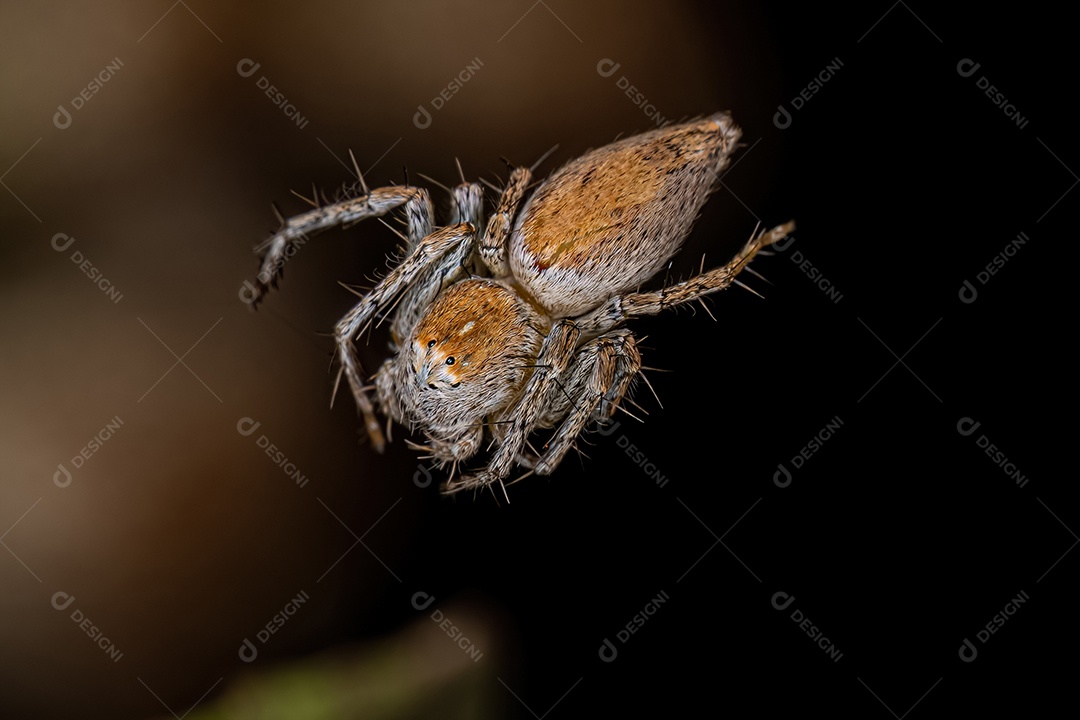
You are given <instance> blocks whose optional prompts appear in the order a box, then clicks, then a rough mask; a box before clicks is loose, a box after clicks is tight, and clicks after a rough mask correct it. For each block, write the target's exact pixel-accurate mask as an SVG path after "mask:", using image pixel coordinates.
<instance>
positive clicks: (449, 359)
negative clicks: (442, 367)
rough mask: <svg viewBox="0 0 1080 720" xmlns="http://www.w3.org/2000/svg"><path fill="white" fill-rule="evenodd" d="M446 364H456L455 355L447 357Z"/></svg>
mask: <svg viewBox="0 0 1080 720" xmlns="http://www.w3.org/2000/svg"><path fill="white" fill-rule="evenodd" d="M446 364H447V365H453V364H454V356H453V355H451V356H450V357H448V358H446Z"/></svg>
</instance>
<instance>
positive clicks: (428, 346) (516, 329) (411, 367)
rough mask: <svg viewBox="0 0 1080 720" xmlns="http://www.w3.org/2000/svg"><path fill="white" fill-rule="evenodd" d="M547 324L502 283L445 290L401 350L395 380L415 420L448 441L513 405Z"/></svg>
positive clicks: (462, 284)
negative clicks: (490, 415)
mask: <svg viewBox="0 0 1080 720" xmlns="http://www.w3.org/2000/svg"><path fill="white" fill-rule="evenodd" d="M542 329H543V321H542V320H541V319H540V318H539V316H538V315H537V314H536V312H535V311H534V310H533V309H532V308H531V307H530V306H529V305H528V304H527V303H526V302H525V301H523V300H522V299H521V298H520V297H518V295H517V294H515V293H514V292H513V291H511V290H509V289H507V288H506V287H504V286H503V285H501V284H500V283H498V282H496V281H494V280H489V279H480V278H475V279H471V280H464V281H461V282H458V283H455V284H453V285H451V286H449V287H447V288H446V289H445V290H444V291H443V292H442V293H441V294H440V295H439V296H438V297H437V298H436V299H435V301H434V302H433V303H432V304H431V306H430V308H428V311H427V313H426V314H425V315H424V317H423V318H421V320H420V322H419V323H417V326H416V329H415V331H414V333H413V336H412V337H411V338H410V339H409V341H408V343H407V344H406V345H405V346H404V347H402V348H401V351H400V352H401V354H400V357H399V358H398V367H397V372H398V373H399V375H398V378H399V382H402V383H404V384H405V385H406V388H405V389H406V392H404V393H402V395H403V396H405V397H408V398H410V402H409V407H407V409H406V411H407V414H408V415H409V416H410V418H411V419H412V420H413V421H414V422H416V423H418V424H419V425H421V426H422V427H424V428H425V429H426V430H429V431H433V432H434V434H435V435H436V436H446V435H449V434H453V433H455V432H457V431H459V430H460V429H461V428H464V427H475V426H476V425H477V424H478V423H479V422H480V421H482V420H483V418H484V417H485V416H486V415H488V414H490V413H492V412H495V411H497V410H499V409H502V408H503V407H505V406H506V405H508V404H509V403H510V402H511V401H512V400H513V399H514V398H515V397H516V396H517V395H518V393H519V392H520V390H521V388H522V387H523V386H524V383H525V380H526V379H527V378H528V376H529V374H530V373H531V372H532V366H533V365H534V364H535V362H536V356H537V353H539V351H540V345H541V343H542V342H543V337H542V336H541V335H540V332H539V330H542Z"/></svg>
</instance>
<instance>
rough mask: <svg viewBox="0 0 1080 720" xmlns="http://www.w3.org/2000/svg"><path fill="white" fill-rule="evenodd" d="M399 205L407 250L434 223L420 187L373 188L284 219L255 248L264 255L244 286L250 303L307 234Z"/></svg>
mask: <svg viewBox="0 0 1080 720" xmlns="http://www.w3.org/2000/svg"><path fill="white" fill-rule="evenodd" d="M401 205H404V206H405V215H406V223H407V225H408V244H409V246H408V247H407V248H406V251H408V250H411V249H413V248H414V247H416V244H417V243H418V242H420V240H421V239H422V238H424V237H426V236H427V235H428V234H430V233H431V229H432V227H433V225H434V210H433V208H432V206H431V198H430V197H429V196H428V192H427V190H424V189H423V188H417V187H411V186H406V187H384V188H376V189H375V190H372V191H371V192H368V193H366V194H364V195H359V196H357V197H354V198H349V199H348V200H342V201H341V202H337V203H333V204H332V205H326V206H324V207H319V208H316V209H314V210H310V211H308V212H306V213H303V214H300V215H296V216H294V217H291V218H289V219H288V220H286V221H285V222H284V223H283V225H282V227H281V229H280V230H278V231H277V232H276V233H274V234H273V235H272V236H271V237H270V238H269V239H268V240H266V241H265V242H264V243H262V244H260V245H259V247H258V248H257V249H258V250H261V251H263V256H262V264H261V268H260V269H259V274H258V275H257V276H256V278H255V282H254V283H253V284H251V283H249V284H250V285H252V287H251V288H250V289H248V290H247V292H248V293H249V297H250V299H249V302H250V304H251V306H252V307H253V308H254V307H257V306H258V304H259V302H260V301H261V300H262V299H263V297H264V296H265V295H266V293H267V292H268V291H269V289H270V288H271V287H274V286H276V285H277V281H278V278H279V277H281V270H282V268H283V267H284V265H285V263H286V262H287V261H288V259H289V258H290V257H291V256H292V255H293V254H294V253H295V252H296V248H298V247H299V246H301V245H303V244H304V243H305V242H307V238H308V237H309V236H311V235H314V234H315V233H317V232H319V231H322V230H326V229H328V228H333V227H338V226H340V225H345V224H347V223H352V222H358V221H360V220H364V219H366V218H371V217H379V216H382V215H385V214H386V213H388V212H390V211H391V210H393V209H394V208H396V207H400V206H401Z"/></svg>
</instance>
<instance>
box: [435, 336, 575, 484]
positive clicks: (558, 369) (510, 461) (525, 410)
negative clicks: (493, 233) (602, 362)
mask: <svg viewBox="0 0 1080 720" xmlns="http://www.w3.org/2000/svg"><path fill="white" fill-rule="evenodd" d="M579 336H580V332H579V330H578V328H577V325H575V324H574V322H573V321H571V320H560V321H558V322H556V323H555V325H554V326H553V327H552V328H551V332H549V333H548V336H547V337H546V338H544V344H543V345H542V346H541V348H540V354H539V357H538V358H537V363H536V368H535V369H534V370H533V374H532V377H530V378H529V382H528V383H527V384H526V385H525V390H524V392H523V393H522V395H521V397H520V398H519V399H518V401H517V403H516V404H515V405H514V406H513V407H512V409H511V410H510V412H509V413H508V415H507V416H506V418H505V419H506V420H508V421H509V422H508V424H507V427H506V429H505V434H504V436H503V438H502V440H501V442H499V445H498V447H496V448H495V451H494V452H493V453H492V455H491V459H490V460H489V461H488V465H487V468H485V469H484V470H482V471H480V472H478V473H476V474H475V475H467V476H463V477H460V478H458V479H457V480H453V481H447V482H446V483H445V484H444V485H443V488H442V491H443V493H444V494H447V495H449V494H451V493H455V492H459V491H461V490H465V489H468V488H474V489H475V488H481V487H484V486H485V485H490V484H491V483H494V482H499V481H501V480H505V479H506V477H507V476H508V475H509V474H510V470H511V469H512V468H513V466H514V462H515V461H516V459H517V458H518V456H519V455H520V454H521V451H522V449H523V448H524V447H525V442H526V440H527V439H528V437H529V435H531V434H532V432H533V430H535V429H536V428H537V425H538V422H539V421H540V419H541V417H542V414H543V411H544V406H545V404H546V402H547V399H548V397H549V396H550V395H551V394H552V392H561V390H560V387H559V379H560V377H561V376H562V375H563V374H564V373H565V372H566V370H567V368H568V367H569V366H570V363H571V361H572V360H573V358H574V354H575V352H576V348H577V341H578V338H579Z"/></svg>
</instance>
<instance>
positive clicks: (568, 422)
mask: <svg viewBox="0 0 1080 720" xmlns="http://www.w3.org/2000/svg"><path fill="white" fill-rule="evenodd" d="M640 369H641V355H640V354H639V353H638V350H637V345H636V343H635V342H634V336H633V335H632V334H631V332H630V331H629V330H627V329H626V328H620V329H618V330H615V331H613V332H610V333H607V334H605V335H601V336H600V337H598V338H595V339H593V340H590V341H589V342H587V343H585V345H583V346H582V347H581V349H580V350H579V351H578V354H577V357H576V358H575V361H574V364H573V365H572V366H571V367H570V370H569V372H568V373H567V374H568V376H569V380H568V382H567V386H568V388H569V392H570V393H571V395H572V406H571V407H570V408H569V413H568V414H566V417H565V419H564V420H563V422H562V424H561V425H560V426H559V429H558V430H557V431H556V432H555V435H554V436H552V438H551V440H549V441H548V444H547V446H546V449H545V450H544V454H543V455H542V456H541V457H540V458H539V459H538V460H537V461H536V462H535V464H534V466H533V469H534V470H535V471H536V474H537V475H550V474H551V473H552V472H553V471H554V470H555V468H556V467H558V465H559V463H561V462H562V460H563V457H565V455H566V453H567V451H569V450H570V449H571V448H572V447H574V442H575V441H576V440H577V438H578V436H579V435H580V434H581V433H582V432H583V431H584V430H585V428H586V427H587V426H588V424H589V423H590V422H591V421H593V420H607V419H609V418H610V417H611V416H612V415H614V414H615V410H616V409H617V408H618V406H619V401H620V400H622V398H623V396H625V395H626V392H627V391H628V390H629V389H630V383H631V382H632V381H633V379H634V376H636V375H637V373H638V370H640ZM564 412H565V411H564Z"/></svg>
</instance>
